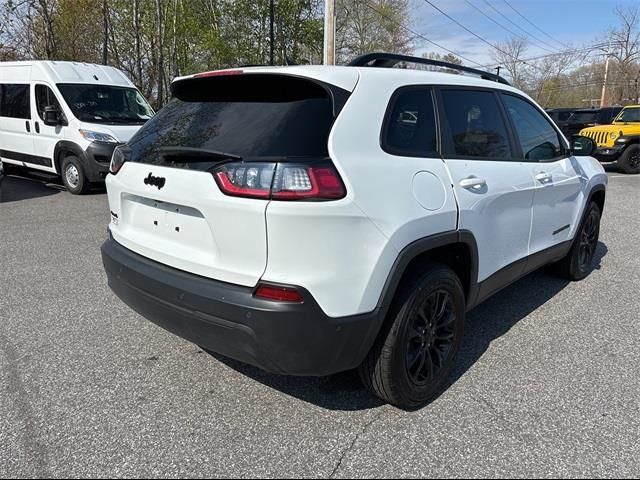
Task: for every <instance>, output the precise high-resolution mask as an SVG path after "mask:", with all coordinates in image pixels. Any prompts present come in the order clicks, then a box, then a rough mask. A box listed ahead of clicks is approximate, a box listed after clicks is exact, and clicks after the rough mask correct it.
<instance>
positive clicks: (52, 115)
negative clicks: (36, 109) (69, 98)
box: [44, 105, 62, 127]
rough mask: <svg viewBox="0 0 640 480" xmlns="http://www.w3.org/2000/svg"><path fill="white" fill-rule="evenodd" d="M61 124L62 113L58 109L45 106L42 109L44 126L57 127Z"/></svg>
mask: <svg viewBox="0 0 640 480" xmlns="http://www.w3.org/2000/svg"><path fill="white" fill-rule="evenodd" d="M61 123H62V112H61V111H60V109H59V108H58V107H54V106H53V105H47V106H46V107H44V124H45V125H49V126H50V127H57V126H58V125H60V124H61Z"/></svg>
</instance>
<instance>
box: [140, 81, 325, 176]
mask: <svg viewBox="0 0 640 480" xmlns="http://www.w3.org/2000/svg"><path fill="white" fill-rule="evenodd" d="M244 77H252V78H244ZM265 77H269V78H265ZM273 77H275V79H274V78H273ZM276 79H277V81H276ZM174 94H175V95H176V96H177V97H179V98H175V97H174V98H173V99H172V100H171V101H170V102H169V104H168V105H167V106H165V107H164V108H163V109H162V110H161V111H160V112H159V113H158V114H157V115H156V116H155V117H154V118H153V119H152V120H150V121H149V122H148V123H147V124H146V125H145V126H144V127H143V128H142V129H141V130H140V131H139V132H138V133H137V134H136V135H135V136H134V137H133V138H132V139H131V141H130V142H129V147H130V149H131V152H130V155H131V160H132V161H137V162H141V163H150V164H158V165H167V164H170V166H179V167H183V168H195V169H203V165H197V164H202V163H203V160H204V159H203V158H202V157H199V156H197V155H189V154H188V153H186V152H188V151H189V149H190V150H191V151H193V150H194V149H199V150H203V151H204V150H206V151H212V152H219V153H221V154H229V155H233V156H238V157H242V158H244V159H250V158H254V159H255V158H274V157H275V158H282V157H319V158H326V157H327V156H328V151H327V148H328V146H327V143H328V138H329V133H330V131H331V127H332V125H333V121H334V111H333V110H334V108H333V101H332V96H331V93H330V91H329V90H327V89H325V88H324V87H323V86H320V85H318V84H316V83H313V82H311V81H308V80H303V79H298V78H294V77H282V76H278V77H276V76H273V75H272V76H267V75H255V74H254V75H239V76H237V78H235V79H234V78H228V79H224V80H222V79H215V78H210V79H208V78H202V79H196V80H187V81H184V82H183V83H182V84H181V85H180V86H179V87H178V88H176V87H174ZM169 147H171V148H169ZM180 147H183V148H185V151H184V152H185V153H184V154H183V155H179V154H180V152H181V150H180ZM167 149H169V150H171V151H172V152H173V154H172V155H171V156H167V155H165V154H163V153H162V152H164V151H166V150H167ZM176 152H177V154H176ZM176 157H182V158H176ZM205 157H206V156H205ZM190 165H191V166H190Z"/></svg>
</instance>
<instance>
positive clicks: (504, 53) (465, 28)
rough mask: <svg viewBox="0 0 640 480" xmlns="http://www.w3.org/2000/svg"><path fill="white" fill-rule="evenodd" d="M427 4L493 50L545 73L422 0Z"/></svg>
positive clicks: (427, 1)
mask: <svg viewBox="0 0 640 480" xmlns="http://www.w3.org/2000/svg"><path fill="white" fill-rule="evenodd" d="M424 1H425V2H426V3H427V4H429V5H431V6H432V7H433V8H434V9H436V10H437V11H438V12H440V13H441V14H442V15H444V16H445V17H447V18H448V19H449V20H451V21H452V22H453V23H455V24H456V25H458V26H459V27H460V28H462V29H463V30H465V31H467V32H469V33H470V34H471V35H473V36H474V37H476V38H477V39H478V40H480V41H482V42H484V43H486V44H487V45H489V46H490V47H491V48H493V49H494V50H496V51H498V52H500V53H502V54H503V55H506V56H507V57H509V58H511V59H512V60H514V61H515V62H516V63H523V64H524V65H528V66H530V67H531V68H535V69H536V70H539V71H541V72H544V73H546V70H545V69H544V68H542V67H538V66H537V65H535V64H533V63H527V62H525V61H523V60H520V59H519V58H518V57H516V56H514V55H512V54H511V53H509V52H507V51H505V50H503V49H502V48H500V47H498V46H496V45H494V44H493V43H491V42H490V41H489V40H487V39H486V38H484V37H481V36H480V35H478V34H477V33H475V32H474V31H472V30H470V29H469V28H467V27H465V26H464V25H463V24H462V23H460V22H459V21H458V20H456V19H455V18H453V17H452V16H451V15H449V14H448V13H447V12H445V11H443V10H442V9H440V8H438V7H437V6H436V5H434V4H433V3H432V2H430V1H429V0H424Z"/></svg>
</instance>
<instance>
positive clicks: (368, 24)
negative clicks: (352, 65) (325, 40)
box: [336, 0, 413, 61]
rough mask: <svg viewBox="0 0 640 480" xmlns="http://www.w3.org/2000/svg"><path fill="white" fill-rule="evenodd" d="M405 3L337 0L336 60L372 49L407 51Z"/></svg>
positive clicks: (409, 48)
mask: <svg viewBox="0 0 640 480" xmlns="http://www.w3.org/2000/svg"><path fill="white" fill-rule="evenodd" d="M408 5H409V4H408V0H337V2H336V13H337V23H336V50H337V53H338V59H339V61H345V60H348V59H350V58H352V57H354V56H356V55H361V54H363V53H369V52H372V51H376V50H384V51H389V52H394V53H410V52H411V50H412V48H411V42H412V40H413V38H412V36H411V33H410V32H409V30H408V29H407V28H408V27H409V23H410V22H409V13H408V11H409V8H408Z"/></svg>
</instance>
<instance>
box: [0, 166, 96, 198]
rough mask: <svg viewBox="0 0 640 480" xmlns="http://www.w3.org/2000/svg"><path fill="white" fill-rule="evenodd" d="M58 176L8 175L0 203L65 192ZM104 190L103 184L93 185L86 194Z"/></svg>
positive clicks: (3, 184)
mask: <svg viewBox="0 0 640 480" xmlns="http://www.w3.org/2000/svg"><path fill="white" fill-rule="evenodd" d="M66 191H67V189H66V188H65V187H64V186H63V185H62V182H61V181H60V179H59V178H56V177H53V176H52V177H49V178H45V177H40V176H38V175H32V174H30V173H24V174H21V175H19V176H18V175H10V176H6V177H5V178H4V181H3V182H2V188H1V189H0V203H11V202H19V201H22V200H30V199H35V198H40V197H48V196H51V195H56V194H58V193H60V192H66ZM105 192H106V187H105V186H104V185H103V184H99V185H93V186H92V188H91V190H90V191H89V192H88V193H87V195H101V194H104V193H105Z"/></svg>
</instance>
